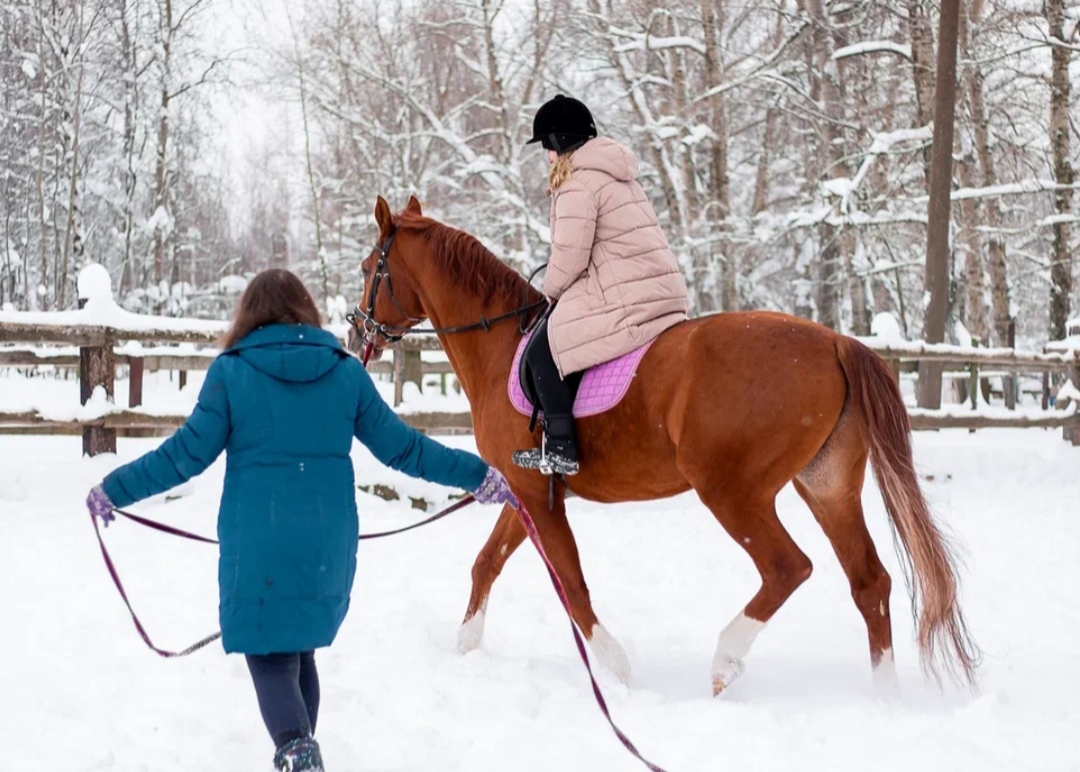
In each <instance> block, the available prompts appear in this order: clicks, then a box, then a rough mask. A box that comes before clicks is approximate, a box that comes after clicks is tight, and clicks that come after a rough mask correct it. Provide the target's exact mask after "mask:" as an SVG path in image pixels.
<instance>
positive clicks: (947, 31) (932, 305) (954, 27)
mask: <svg viewBox="0 0 1080 772" xmlns="http://www.w3.org/2000/svg"><path fill="white" fill-rule="evenodd" d="M959 16H960V0H942V3H941V23H940V25H939V27H938V56H937V82H936V84H935V87H934V91H935V94H934V144H933V147H932V154H931V163H930V203H929V206H928V207H927V228H926V291H927V293H928V294H929V302H928V303H927V304H926V316H925V322H924V324H923V338H924V339H925V340H926V341H927V342H929V343H941V342H942V341H944V339H945V322H946V317H947V314H948V310H949V222H950V219H951V218H950V206H951V190H952V146H953V120H954V117H955V110H956V43H957V36H958V31H959V21H960V19H959ZM918 391H919V394H918V400H919V407H922V408H929V409H937V408H940V407H941V365H940V363H930V362H923V363H921V365H920V367H919V390H918Z"/></svg>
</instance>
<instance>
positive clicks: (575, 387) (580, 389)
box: [507, 331, 652, 422]
mask: <svg viewBox="0 0 1080 772" xmlns="http://www.w3.org/2000/svg"><path fill="white" fill-rule="evenodd" d="M532 337H533V332H532V331H530V332H528V333H526V334H525V336H524V337H523V338H522V339H521V343H520V344H518V348H517V352H516V353H515V354H514V363H513V365H512V366H511V368H510V379H509V383H508V384H507V392H508V393H509V395H510V404H512V405H513V406H514V409H515V410H517V411H518V412H519V413H521V414H522V415H527V416H531V417H532V419H533V421H534V422H535V420H536V417H537V415H539V414H540V411H539V409H538V408H537V407H536V405H537V404H538V402H537V396H536V386H535V384H534V383H533V378H532V370H531V369H530V368H529V365H528V361H527V360H526V358H525V356H524V354H525V350H526V348H527V347H528V346H529V345H530V344H531V343H532ZM545 343H546V341H543V340H541V341H538V345H540V344H545ZM651 345H652V341H650V342H648V343H646V344H645V345H644V346H641V347H639V348H636V349H634V350H633V351H631V352H630V353H629V354H625V355H623V356H621V357H618V358H617V359H612V360H611V361H609V362H604V363H602V364H599V365H596V366H595V367H591V368H589V369H588V370H586V371H585V372H583V373H574V374H573V375H570V376H568V377H567V382H568V383H569V385H570V388H571V390H572V391H573V393H574V417H575V418H585V417H587V416H591V415H599V414H600V413H604V412H606V411H608V410H611V408H613V407H615V406H616V405H617V404H619V402H621V401H622V398H623V397H625V396H626V392H627V391H629V389H630V384H631V383H633V380H634V377H635V375H636V374H637V368H638V365H639V364H640V363H641V358H642V357H643V356H645V352H646V351H648V350H649V346H651Z"/></svg>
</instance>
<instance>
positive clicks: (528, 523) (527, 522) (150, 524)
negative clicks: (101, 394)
mask: <svg viewBox="0 0 1080 772" xmlns="http://www.w3.org/2000/svg"><path fill="white" fill-rule="evenodd" d="M370 353H371V347H370V344H369V346H368V351H367V352H366V353H365V359H366V357H367V356H368V355H370ZM475 500H476V499H475V498H474V497H473V496H472V495H471V494H470V495H468V496H466V497H464V498H463V499H461V500H460V501H458V502H456V503H454V504H452V505H451V506H449V507H447V508H446V509H444V510H442V511H441V512H438V513H437V514H435V515H433V516H432V517H429V518H428V519H426V520H422V521H420V522H419V523H414V524H413V525H409V526H406V527H404V528H398V529H395V530H392V531H381V532H378V533H369V534H361V535H360V540H361V541H364V540H366V539H378V538H382V537H384V536H393V535H394V534H398V533H403V532H405V531H411V530H412V529H413V528H419V527H420V526H422V525H427V524H428V523H433V522H435V521H436V520H439V519H441V518H444V517H446V516H447V515H449V514H452V513H454V512H456V511H458V510H459V509H462V508H464V507H466V506H468V505H469V504H471V503H472V502H474V501H475ZM114 511H115V512H116V514H118V515H121V516H122V517H125V518H127V519H128V520H131V521H133V522H136V523H138V524H139V525H144V526H146V527H147V528H152V529H153V530H155V531H161V532H162V533H167V534H169V535H171V536H179V537H181V538H183V539H191V540H192V541H199V542H203V543H206V544H217V543H218V542H217V540H216V539H208V538H207V537H205V536H199V535H198V534H194V533H189V532H187V531H183V530H181V529H179V528H173V527H172V526H171V525H165V524H164V523H158V522H155V521H153V520H149V519H147V518H145V517H140V516H139V515H133V514H131V513H130V512H124V511H122V510H119V509H117V510H114ZM518 514H519V515H520V517H521V522H522V524H523V525H524V526H525V532H526V533H527V534H529V539H530V540H531V541H532V543H533V546H535V547H536V551H537V552H538V553H539V554H540V559H541V560H543V561H544V566H545V567H546V568H547V571H548V576H550V577H551V583H552V585H554V587H555V593H556V594H557V595H558V596H559V600H560V601H561V602H562V605H563V609H564V610H565V611H566V615H567V617H569V619H570V632H572V633H573V634H574V643H575V644H577V650H578V654H579V655H581V661H582V662H583V663H584V664H585V670H586V671H588V674H589V681H590V683H591V684H592V690H593V695H594V696H595V697H596V704H597V705H599V706H600V712H602V713H603V714H604V718H606V719H607V722H608V724H610V725H611V729H612V730H613V731H614V732H615V736H616V737H618V738H619V742H621V743H622V744H623V746H624V747H625V748H626V749H627V750H628V751H630V753H632V754H633V755H634V757H635V758H636V759H638V760H639V761H640V762H641V763H642V764H644V765H645V766H646V767H648V768H649V769H650V770H652V772H665V770H664V769H663V768H662V767H658V766H657V765H656V764H653V763H652V762H651V761H649V760H648V759H646V758H645V757H644V756H642V755H641V752H640V751H638V749H637V748H636V747H634V744H633V743H632V742H631V741H630V738H629V737H627V736H626V734H624V733H623V731H622V730H621V729H619V727H617V726H616V725H615V721H614V719H612V717H611V711H610V710H609V709H608V706H607V702H606V701H605V700H604V695H603V693H602V692H601V691H600V685H599V684H598V683H597V682H596V676H594V675H593V669H592V665H591V664H590V663H589V655H588V652H587V651H586V649H585V641H583V640H582V638H581V633H580V632H579V631H578V627H577V624H576V623H575V622H574V617H573V615H572V614H571V612H570V600H569V599H568V598H567V595H566V588H564V587H563V584H562V581H561V580H560V579H559V575H558V574H557V573H556V572H555V567H554V566H553V565H552V564H551V560H550V558H548V556H547V552H545V551H544V545H543V544H541V542H540V534H539V533H538V532H537V530H536V523H535V522H533V519H532V516H531V515H530V514H529V513H528V511H527V510H526V509H525V506H524V505H522V506H521V509H520V510H519V511H518ZM90 519H91V520H92V521H93V523H94V533H95V534H96V535H97V540H98V544H99V545H100V546H101V555H102V557H104V558H105V566H106V568H108V569H109V575H110V576H111V577H112V580H113V583H114V584H115V585H116V589H117V590H118V591H119V592H120V597H121V598H123V600H124V605H126V606H127V610H128V612H129V613H130V614H131V619H132V621H133V622H134V623H135V629H136V630H138V631H139V635H140V636H142V639H143V641H144V642H145V643H146V645H147V646H149V647H150V649H151V650H152V651H154V652H156V653H157V654H160V655H161V656H162V657H185V656H187V655H188V654H192V653H194V652H196V651H198V650H199V649H201V648H203V647H205V646H207V645H209V644H210V643H213V642H214V641H216V640H217V639H218V638H220V637H221V633H220V632H218V633H214V634H213V635H208V636H207V637H205V638H203V639H202V640H201V641H199V642H198V643H194V644H192V645H191V646H188V647H187V648H186V649H184V650H183V651H179V652H173V651H166V650H164V649H159V648H158V647H157V646H155V645H154V644H153V643H152V642H151V640H150V636H149V635H147V633H146V630H145V629H144V628H143V626H142V623H141V622H140V621H139V617H138V616H137V615H136V614H135V611H134V609H132V608H131V602H130V601H129V600H128V597H127V593H126V592H124V585H123V584H122V583H121V581H120V575H119V574H117V572H116V567H115V566H114V565H113V562H112V558H110V557H109V551H108V550H107V549H106V548H105V542H104V541H102V538H101V530H100V528H99V526H98V522H97V518H95V517H93V516H91V517H90Z"/></svg>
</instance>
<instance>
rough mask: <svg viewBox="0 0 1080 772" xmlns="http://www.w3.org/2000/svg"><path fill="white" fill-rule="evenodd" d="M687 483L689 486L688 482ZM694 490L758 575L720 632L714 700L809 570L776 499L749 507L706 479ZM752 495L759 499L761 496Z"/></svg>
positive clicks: (746, 497)
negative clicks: (752, 592)
mask: <svg viewBox="0 0 1080 772" xmlns="http://www.w3.org/2000/svg"><path fill="white" fill-rule="evenodd" d="M688 479H690V481H691V483H693V482H694V480H693V479H692V478H691V477H689V476H688ZM727 482H728V483H730V481H727ZM695 488H696V490H697V492H698V496H699V497H700V498H701V500H702V501H703V502H704V503H705V506H707V507H708V508H709V509H710V510H711V511H712V513H713V515H714V516H715V517H716V519H717V520H718V521H719V522H720V525H722V526H723V527H724V530H726V531H727V532H728V534H730V535H731V538H733V539H734V540H735V541H736V542H737V543H738V544H739V545H740V546H741V547H742V548H743V549H744V550H746V552H747V554H748V555H749V556H750V559H751V560H753V561H754V565H755V566H756V567H757V570H758V573H759V574H760V575H761V587H760V589H759V590H758V591H757V594H755V595H754V597H753V598H751V599H750V602H749V603H747V604H746V607H745V608H744V609H743V611H742V613H740V614H739V615H738V616H736V617H735V618H734V619H733V620H731V622H730V623H729V624H728V625H727V627H725V628H724V629H723V630H722V631H721V632H720V639H719V640H718V641H717V644H716V654H715V655H714V656H713V664H712V684H713V695H719V694H720V692H722V691H723V690H724V689H726V688H727V687H729V686H730V685H731V683H732V681H734V680H735V679H736V678H738V677H739V675H741V674H742V671H743V658H744V657H745V656H746V655H747V654H748V653H749V651H750V646H751V644H752V643H753V642H754V639H755V638H756V637H757V636H758V634H759V633H760V632H761V631H762V630H763V629H764V628H765V624H766V623H767V622H768V621H769V620H770V619H771V618H772V616H773V614H775V613H776V612H777V611H778V610H779V609H780V607H781V606H782V605H784V602H785V601H786V600H787V599H788V598H789V597H791V594H792V593H793V592H795V590H796V589H797V588H798V587H799V585H801V584H802V583H803V582H805V581H806V580H807V579H808V578H809V577H810V573H811V571H812V570H813V565H812V564H811V563H810V558H808V557H807V556H806V554H805V553H804V552H803V551H802V550H800V549H799V545H797V544H796V543H795V541H794V540H793V539H792V538H791V535H790V534H788V532H787V530H786V529H785V528H784V526H783V524H782V523H781V522H780V519H779V518H778V517H777V516H776V504H775V496H773V495H771V494H770V496H769V498H768V499H767V500H760V499H759V500H758V501H754V499H753V495H755V494H750V493H744V492H743V491H738V490H736V489H735V487H734V486H731V485H730V484H729V485H720V484H717V483H715V482H712V481H711V479H707V480H706V481H705V482H703V484H702V485H701V487H699V486H697V485H695ZM756 495H757V496H759V497H760V496H761V494H760V492H758V493H757V494H756Z"/></svg>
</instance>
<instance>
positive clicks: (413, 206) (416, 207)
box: [405, 196, 423, 214]
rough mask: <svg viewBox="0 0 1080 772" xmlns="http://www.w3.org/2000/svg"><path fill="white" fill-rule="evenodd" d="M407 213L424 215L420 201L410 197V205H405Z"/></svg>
mask: <svg viewBox="0 0 1080 772" xmlns="http://www.w3.org/2000/svg"><path fill="white" fill-rule="evenodd" d="M405 211H406V212H412V213H413V214H423V212H421V211H420V199H418V198H417V197H416V196H409V203H408V204H406V205H405Z"/></svg>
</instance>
